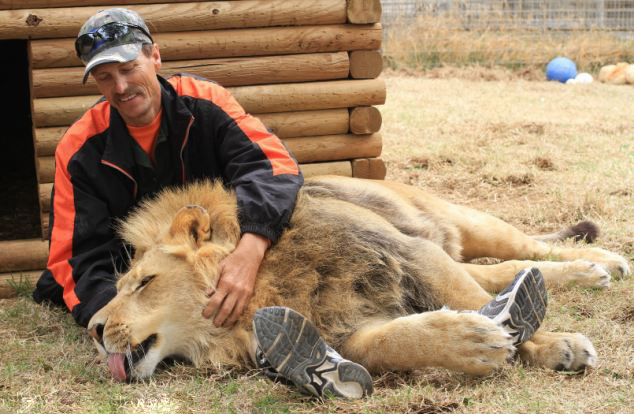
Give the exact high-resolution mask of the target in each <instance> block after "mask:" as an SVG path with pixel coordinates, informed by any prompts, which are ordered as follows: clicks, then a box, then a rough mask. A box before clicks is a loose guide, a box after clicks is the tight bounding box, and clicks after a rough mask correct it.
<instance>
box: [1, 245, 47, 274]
mask: <svg viewBox="0 0 634 414" xmlns="http://www.w3.org/2000/svg"><path fill="white" fill-rule="evenodd" d="M47 259H48V243H47V242H45V241H42V240H39V239H38V240H36V239H33V240H16V241H1V242H0V272H13V271H20V270H35V269H42V268H44V267H46V261H47Z"/></svg>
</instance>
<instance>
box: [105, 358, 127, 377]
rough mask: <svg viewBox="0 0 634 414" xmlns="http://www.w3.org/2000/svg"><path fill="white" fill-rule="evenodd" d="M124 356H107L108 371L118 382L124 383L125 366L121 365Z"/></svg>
mask: <svg viewBox="0 0 634 414" xmlns="http://www.w3.org/2000/svg"><path fill="white" fill-rule="evenodd" d="M124 358H125V356H124V354H110V355H108V369H109V370H110V373H111V374H112V376H113V377H114V379H116V380H118V381H125V380H126V375H125V366H124V365H123V359H124Z"/></svg>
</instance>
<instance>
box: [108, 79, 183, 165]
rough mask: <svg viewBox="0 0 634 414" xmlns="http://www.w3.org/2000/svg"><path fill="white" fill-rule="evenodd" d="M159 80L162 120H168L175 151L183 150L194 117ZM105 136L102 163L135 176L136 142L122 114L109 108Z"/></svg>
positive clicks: (167, 86) (175, 93) (174, 92)
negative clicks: (133, 143) (163, 118)
mask: <svg viewBox="0 0 634 414" xmlns="http://www.w3.org/2000/svg"><path fill="white" fill-rule="evenodd" d="M157 78H158V80H159V83H160V84H161V105H162V107H163V115H162V116H165V117H166V119H167V125H168V128H169V133H168V140H169V141H170V145H171V147H172V148H173V149H176V148H181V147H182V144H183V139H184V137H185V133H186V131H187V127H188V125H189V122H190V119H191V117H192V113H191V111H190V110H189V108H188V107H187V106H186V105H185V102H183V100H182V99H181V98H180V96H178V93H177V92H176V90H175V89H174V87H173V86H172V85H171V84H170V83H169V82H168V81H167V80H166V79H164V78H163V77H161V76H157ZM102 99H103V98H102ZM106 134H107V136H106V147H105V150H104V152H103V155H102V158H101V161H102V163H104V164H107V165H110V166H113V167H115V168H117V169H121V170H123V172H124V173H125V174H126V175H128V176H132V173H133V171H134V164H135V163H134V152H133V148H132V145H131V144H132V140H133V139H134V138H132V137H131V136H130V133H129V132H128V128H127V126H126V124H125V121H124V120H123V118H122V117H121V114H119V111H117V110H116V108H114V107H113V106H112V105H110V125H109V128H108V130H107V132H106Z"/></svg>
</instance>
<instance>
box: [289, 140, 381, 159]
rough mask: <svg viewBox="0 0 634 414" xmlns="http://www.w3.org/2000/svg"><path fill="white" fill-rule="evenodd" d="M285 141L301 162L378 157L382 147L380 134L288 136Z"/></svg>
mask: <svg viewBox="0 0 634 414" xmlns="http://www.w3.org/2000/svg"><path fill="white" fill-rule="evenodd" d="M284 143H285V144H286V146H287V147H288V148H289V149H290V150H291V152H292V153H293V154H294V155H295V157H296V158H297V161H299V162H300V163H307V162H316V161H337V160H347V159H352V158H366V157H377V156H379V155H380V154H381V148H382V140H381V135H380V134H371V135H325V136H321V137H303V138H287V139H285V140H284Z"/></svg>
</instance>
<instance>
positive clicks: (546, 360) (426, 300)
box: [88, 176, 630, 380]
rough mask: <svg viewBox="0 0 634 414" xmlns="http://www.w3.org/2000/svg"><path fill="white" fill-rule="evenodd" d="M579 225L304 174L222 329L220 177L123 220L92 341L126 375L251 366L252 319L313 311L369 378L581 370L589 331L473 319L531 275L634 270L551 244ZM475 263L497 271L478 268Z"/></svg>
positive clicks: (562, 278) (565, 277)
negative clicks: (510, 218)
mask: <svg viewBox="0 0 634 414" xmlns="http://www.w3.org/2000/svg"><path fill="white" fill-rule="evenodd" d="M585 226H586V227H583V225H581V226H578V227H573V228H568V229H566V230H563V231H561V232H558V233H553V234H549V235H542V236H533V237H531V236H528V235H526V234H524V233H523V232H521V231H520V230H518V229H517V228H515V227H513V226H512V225H510V224H507V223H505V222H504V221H502V220H500V219H498V218H495V217H493V216H491V215H489V214H486V213H484V212H480V211H477V210H475V209H472V208H468V207H463V206H459V205H455V204H452V203H449V202H447V201H444V200H442V199H440V198H438V197H435V196H433V195H431V194H429V193H427V192H425V191H423V190H421V189H418V188H415V187H412V186H408V185H405V184H401V183H397V182H389V181H379V180H376V181H375V180H362V179H356V178H349V177H339V176H322V177H315V178H310V179H307V180H306V182H305V184H304V186H303V187H302V189H301V190H300V192H299V194H298V197H297V201H296V207H295V210H294V213H293V215H292V217H291V220H290V225H289V227H288V228H287V229H286V230H285V231H284V233H283V235H282V236H281V238H280V239H279V241H278V242H277V243H276V244H275V245H273V246H272V247H271V248H270V249H269V251H268V252H267V253H266V255H265V257H264V260H263V262H262V264H261V267H260V269H259V272H258V276H257V282H256V285H255V292H254V295H253V297H252V299H251V301H250V303H249V305H248V308H247V309H246V311H245V312H244V314H243V315H242V316H241V318H240V319H239V320H238V322H237V323H236V324H235V325H234V326H233V327H231V328H222V327H216V326H214V325H213V324H212V323H211V322H210V321H209V320H208V319H205V318H204V317H203V316H202V309H203V308H204V307H205V305H206V304H207V302H208V296H207V295H206V294H205V291H206V290H207V289H209V288H210V287H211V288H213V287H214V286H215V285H216V283H217V279H218V275H219V268H218V263H219V262H220V261H221V260H222V259H223V258H224V257H226V256H227V255H228V254H229V253H230V252H231V251H232V250H233V249H234V248H235V246H236V243H237V242H238V240H239V238H240V227H239V223H238V210H237V203H236V197H235V194H234V192H232V191H231V190H229V189H226V188H224V187H223V185H222V184H221V183H219V182H215V183H212V182H209V181H204V182H198V183H193V184H189V185H187V186H185V187H182V188H172V189H167V190H164V191H163V192H162V193H161V194H160V195H159V196H158V197H156V198H155V199H151V200H147V201H145V202H143V203H142V204H141V205H140V206H139V208H138V209H136V210H135V211H134V212H133V213H131V215H130V216H129V217H128V218H127V219H126V220H125V221H124V222H122V223H120V226H119V227H120V228H119V234H120V235H121V237H122V238H123V239H124V240H125V241H126V242H127V243H129V244H130V245H131V246H132V247H133V251H134V254H133V257H132V258H131V262H130V266H129V270H127V272H125V273H124V274H122V275H121V276H120V277H119V278H118V280H117V283H116V287H117V294H116V296H115V297H114V298H113V299H112V300H111V301H110V302H109V303H108V304H107V305H106V306H105V307H103V308H102V309H101V310H100V311H98V312H97V313H96V314H95V315H94V316H93V318H92V319H91V321H90V323H89V325H88V330H89V333H90V334H91V335H92V336H93V338H94V341H95V344H96V346H97V348H98V349H99V351H100V352H101V353H103V354H104V355H106V356H107V360H108V367H109V369H110V371H111V373H112V375H113V376H114V377H115V378H117V379H120V380H129V379H141V378H146V377H149V376H150V375H152V374H153V372H154V371H155V369H156V367H157V365H158V364H159V363H160V362H161V361H163V360H164V359H166V358H168V357H178V358H180V359H185V360H188V361H191V363H193V364H194V365H195V366H201V365H227V366H242V367H253V366H254V363H255V351H256V346H257V345H256V341H255V339H254V331H253V324H252V319H253V317H254V314H255V313H256V311H258V309H261V308H265V307H270V306H284V307H288V308H291V309H293V310H295V311H297V312H299V313H300V314H302V315H305V317H306V318H308V319H309V320H310V321H312V323H313V324H314V326H315V327H317V329H318V330H319V331H320V333H321V335H322V336H323V338H324V339H325V340H326V341H327V342H328V343H329V344H330V345H331V346H332V347H333V348H334V349H335V350H337V351H338V352H339V353H340V354H341V355H343V356H344V357H345V358H347V359H349V360H351V361H355V362H357V363H359V364H362V365H363V366H364V367H365V368H367V370H368V371H369V372H370V373H372V374H375V373H380V372H383V371H386V370H390V371H392V370H394V371H399V370H407V371H410V370H414V369H420V368H424V367H442V368H447V369H450V370H454V371H459V372H464V373H467V374H471V375H478V376H480V375H487V374H490V373H491V372H492V371H494V370H495V369H496V368H498V367H501V366H502V365H503V364H505V363H507V361H508V359H509V357H511V356H512V355H518V356H519V358H520V359H521V360H522V361H525V362H526V363H528V364H530V365H534V366H537V367H546V368H550V369H555V370H571V371H577V370H582V369H584V368H586V367H593V366H595V364H596V362H597V353H596V351H595V349H594V347H593V345H592V342H591V341H590V340H589V339H588V338H587V337H586V336H584V335H582V334H580V333H554V332H546V331H543V330H538V331H537V332H536V333H535V334H534V335H533V337H532V338H531V339H530V340H528V341H526V342H524V343H522V344H521V345H519V346H518V347H517V349H515V347H514V346H513V344H512V343H511V342H509V335H508V334H507V333H506V332H505V331H504V330H503V329H502V328H501V327H500V326H498V325H496V323H495V322H493V321H492V320H491V319H489V318H486V317H484V316H481V315H477V314H475V313H474V312H467V311H468V310H478V309H480V308H481V307H482V306H483V305H485V304H487V303H488V302H489V301H491V299H492V296H491V294H490V293H489V292H498V291H500V290H501V289H503V288H504V287H505V286H507V285H508V284H509V283H511V282H512V281H513V278H514V275H515V274H516V273H517V272H519V271H521V270H522V269H526V268H532V267H536V268H538V269H539V270H540V271H541V274H542V275H543V281H544V282H545V284H546V286H553V285H563V284H568V283H576V284H578V285H582V286H591V287H596V288H607V287H608V286H609V285H610V280H611V274H614V275H619V276H625V275H628V274H629V273H630V268H629V265H628V262H627V260H626V259H624V258H623V257H622V256H620V255H618V254H616V253H612V252H610V251H607V250H604V249H601V248H597V247H589V246H585V245H584V246H581V247H563V246H560V245H554V244H550V243H549V241H552V240H559V239H563V238H566V237H583V236H587V237H589V238H593V237H594V235H595V233H596V230H597V229H596V228H595V227H594V225H592V224H589V223H587V222H586V223H585ZM480 257H493V258H497V259H500V260H502V261H501V262H500V263H497V264H491V265H480V264H473V263H470V261H471V260H472V259H475V258H480ZM553 260H557V261H553Z"/></svg>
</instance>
